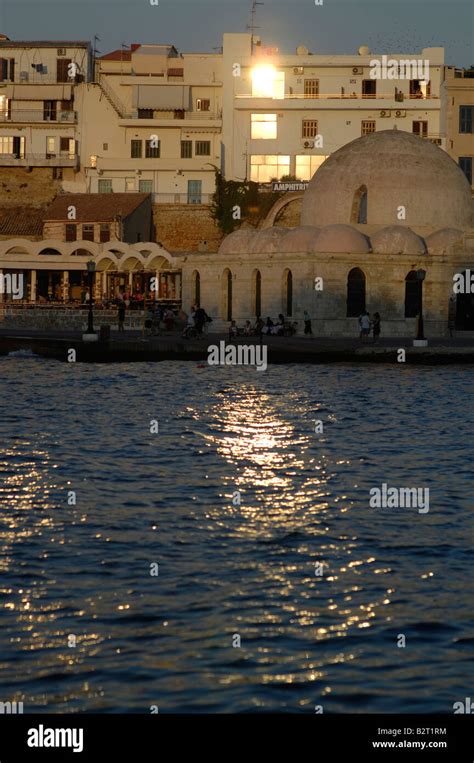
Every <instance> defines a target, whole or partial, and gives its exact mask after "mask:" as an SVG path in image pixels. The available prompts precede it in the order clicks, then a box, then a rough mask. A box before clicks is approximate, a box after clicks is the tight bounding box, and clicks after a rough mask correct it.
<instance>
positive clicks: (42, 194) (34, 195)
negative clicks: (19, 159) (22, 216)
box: [0, 167, 61, 207]
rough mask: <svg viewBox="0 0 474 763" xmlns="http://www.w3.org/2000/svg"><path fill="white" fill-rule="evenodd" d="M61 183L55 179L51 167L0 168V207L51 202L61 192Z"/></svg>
mask: <svg viewBox="0 0 474 763" xmlns="http://www.w3.org/2000/svg"><path fill="white" fill-rule="evenodd" d="M60 188H61V183H60V181H59V180H53V170H52V169H51V168H49V167H33V168H32V170H31V172H28V171H27V169H26V167H1V168H0V207H20V206H22V205H24V206H28V207H42V206H44V205H46V204H50V203H51V202H52V201H53V199H54V198H55V197H56V196H57V195H58V193H59V192H60Z"/></svg>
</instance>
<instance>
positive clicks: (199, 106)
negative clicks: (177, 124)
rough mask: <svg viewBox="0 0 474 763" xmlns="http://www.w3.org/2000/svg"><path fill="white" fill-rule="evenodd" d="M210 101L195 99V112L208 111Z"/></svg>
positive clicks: (207, 99)
mask: <svg viewBox="0 0 474 763" xmlns="http://www.w3.org/2000/svg"><path fill="white" fill-rule="evenodd" d="M210 109H211V101H210V100H209V98H197V99H196V111H210Z"/></svg>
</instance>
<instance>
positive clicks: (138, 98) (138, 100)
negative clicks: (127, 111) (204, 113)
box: [132, 85, 190, 111]
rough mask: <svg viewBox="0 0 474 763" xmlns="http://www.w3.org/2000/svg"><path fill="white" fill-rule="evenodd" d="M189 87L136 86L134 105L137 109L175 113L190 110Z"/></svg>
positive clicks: (133, 96)
mask: <svg viewBox="0 0 474 763" xmlns="http://www.w3.org/2000/svg"><path fill="white" fill-rule="evenodd" d="M189 91H190V88H189V85H135V86H134V88H133V95H132V105H133V107H134V108H135V109H155V110H156V111H173V110H174V109H184V110H185V111H187V110H188V109H189Z"/></svg>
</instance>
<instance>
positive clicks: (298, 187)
mask: <svg viewBox="0 0 474 763" xmlns="http://www.w3.org/2000/svg"><path fill="white" fill-rule="evenodd" d="M307 187H308V183H302V182H300V181H296V182H295V181H291V180H288V181H285V182H283V183H280V181H279V180H274V181H273V183H272V191H306V189H307Z"/></svg>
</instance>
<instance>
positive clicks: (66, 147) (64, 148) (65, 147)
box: [59, 138, 74, 154]
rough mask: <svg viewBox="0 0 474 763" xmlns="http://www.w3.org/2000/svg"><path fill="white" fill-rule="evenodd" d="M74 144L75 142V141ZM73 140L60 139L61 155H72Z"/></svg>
mask: <svg viewBox="0 0 474 763" xmlns="http://www.w3.org/2000/svg"><path fill="white" fill-rule="evenodd" d="M73 142H74V140H73ZM70 144H71V138H59V150H60V151H61V153H63V152H64V153H67V154H69V153H70Z"/></svg>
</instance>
